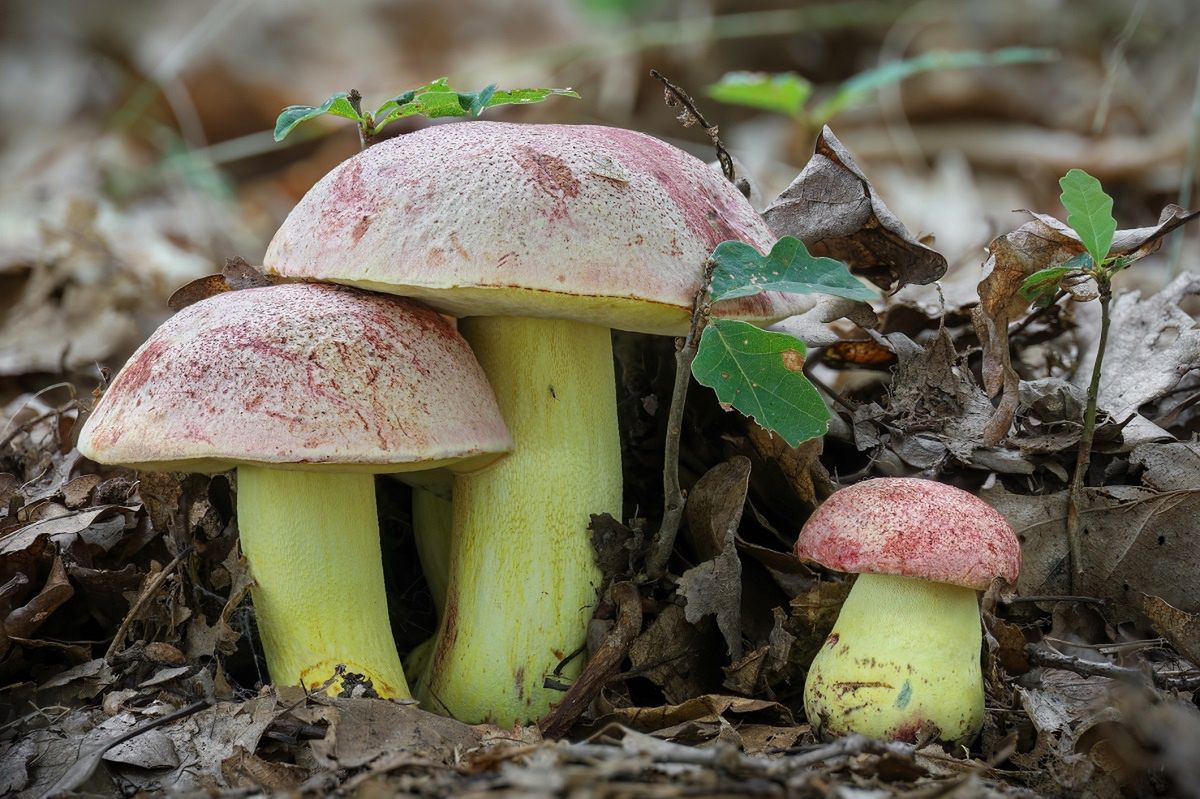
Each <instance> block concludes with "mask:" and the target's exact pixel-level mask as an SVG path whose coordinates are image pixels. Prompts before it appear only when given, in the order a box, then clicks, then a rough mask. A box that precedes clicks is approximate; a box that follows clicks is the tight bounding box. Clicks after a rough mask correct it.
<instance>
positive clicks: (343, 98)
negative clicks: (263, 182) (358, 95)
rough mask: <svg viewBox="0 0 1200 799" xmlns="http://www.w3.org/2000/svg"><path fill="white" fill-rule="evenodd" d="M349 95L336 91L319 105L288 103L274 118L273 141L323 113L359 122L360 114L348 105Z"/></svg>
mask: <svg viewBox="0 0 1200 799" xmlns="http://www.w3.org/2000/svg"><path fill="white" fill-rule="evenodd" d="M349 97H350V95H348V94H347V93H346V92H338V93H337V94H335V95H333V96H332V97H330V98H329V99H328V100H326V101H325V102H323V103H321V104H320V105H289V106H288V107H287V108H285V109H283V111H282V112H281V113H280V114H279V118H278V119H276V120H275V141H283V139H284V137H285V136H287V135H288V134H289V133H291V132H292V130H294V129H295V127H296V126H297V125H299V124H300V123H301V122H306V121H308V120H310V119H315V118H317V117H319V116H322V115H324V114H329V115H331V116H335V117H343V118H345V119H352V120H354V121H355V122H361V121H362V116H361V115H360V114H359V113H358V112H357V111H355V110H354V106H352V105H350V99H349Z"/></svg>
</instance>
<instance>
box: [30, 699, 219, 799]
mask: <svg viewBox="0 0 1200 799" xmlns="http://www.w3.org/2000/svg"><path fill="white" fill-rule="evenodd" d="M210 704H211V703H210V702H209V701H208V700H207V699H201V700H200V701H198V702H193V703H192V704H190V705H188V706H187V707H183V708H180V709H179V710H176V711H174V712H173V713H168V714H167V715H165V716H160V717H159V718H156V719H151V720H150V721H148V722H146V723H145V724H141V725H138V726H137V727H134V728H133V729H132V730H130V731H129V732H124V733H121V734H120V735H117V736H114V737H112V738H109V739H108V740H107V741H104V742H102V743H100V744H99V745H97V746H96V747H95V748H93V749H92V750H91V751H89V752H88V753H87V754H85V755H82V756H81V757H79V758H78V759H76V761H75V763H74V764H72V765H71V767H70V768H69V769H67V770H66V772H64V773H63V775H62V776H61V777H59V778H58V781H57V782H55V783H54V784H53V785H52V786H50V789H49V790H48V791H46V792H45V793H44V794H41V795H42V796H61V795H62V794H66V793H71V792H73V791H75V790H76V789H77V788H79V786H81V785H83V784H84V783H85V782H87V781H88V780H89V779H90V778H91V776H92V774H93V773H95V771H96V768H97V767H99V765H100V759H101V758H102V757H103V756H104V753H105V752H107V751H108V750H109V749H112V748H113V747H114V746H120V745H121V744H123V743H125V742H126V741H129V740H132V739H133V738H136V737H137V736H139V735H141V734H142V733H144V732H148V731H150V730H152V729H154V728H155V727H161V726H163V725H164V724H170V723H171V722H173V721H178V720H179V719H181V718H184V717H186V716H190V715H192V714H193V713H197V712H199V711H201V710H204V709H205V708H207V707H209V705H210Z"/></svg>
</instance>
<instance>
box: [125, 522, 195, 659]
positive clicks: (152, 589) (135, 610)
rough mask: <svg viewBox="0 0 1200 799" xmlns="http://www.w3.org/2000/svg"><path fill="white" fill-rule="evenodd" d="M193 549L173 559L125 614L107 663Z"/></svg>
mask: <svg viewBox="0 0 1200 799" xmlns="http://www.w3.org/2000/svg"><path fill="white" fill-rule="evenodd" d="M192 549H193V547H191V546H187V547H184V548H183V551H181V552H180V553H179V554H178V555H176V556H175V557H174V558H172V559H171V562H170V563H168V564H167V565H166V566H164V567H163V569H162V571H160V572H159V573H158V574H156V575H154V578H153V579H152V580H151V581H150V582H149V584H148V585H147V586H146V588H145V590H143V591H142V593H141V595H140V596H139V597H138V598H137V601H136V602H134V603H133V607H131V608H130V609H129V612H128V613H126V614H125V619H124V620H123V621H122V622H121V626H120V628H119V629H118V630H117V634H116V635H115V636H113V640H112V643H111V644H109V645H108V651H107V652H105V653H104V659H105V660H106V661H111V660H112V659H113V657H115V656H116V654H117V650H118V649H119V648H120V646H121V644H123V643H124V642H125V636H126V635H128V634H129V628H130V627H132V626H133V622H134V621H135V620H136V619H137V616H138V614H139V613H141V612H142V608H144V607H145V606H146V605H147V603H149V602H150V599H151V598H152V597H153V596H154V595H155V594H156V593H158V589H159V588H161V587H162V584H163V583H164V582H165V581H166V579H167V577H168V576H169V575H170V574H171V572H173V571H174V570H175V567H177V566H178V565H179V564H180V563H181V562H183V559H184V558H185V557H187V556H188V555H189V554H191V551H192Z"/></svg>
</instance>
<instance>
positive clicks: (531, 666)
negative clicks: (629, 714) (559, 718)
mask: <svg viewBox="0 0 1200 799" xmlns="http://www.w3.org/2000/svg"><path fill="white" fill-rule="evenodd" d="M460 331H461V332H462V333H463V335H464V336H465V337H466V339H467V341H468V342H470V344H471V347H472V349H473V350H474V351H475V356H476V358H477V359H478V360H479V363H480V365H481V366H482V367H483V370H484V372H485V374H486V375H487V378H488V381H489V382H490V383H491V384H492V388H493V390H494V391H495V392H496V399H497V401H498V402H499V405H500V412H501V414H502V415H503V416H504V421H505V422H506V423H507V424H508V429H509V431H510V432H511V433H512V437H513V444H514V446H513V452H512V454H511V455H509V456H508V457H507V458H505V459H504V460H502V461H500V462H499V463H497V464H496V465H495V466H492V467H490V468H488V469H485V470H483V471H480V472H477V473H474V474H468V475H461V476H458V477H456V478H455V483H454V502H453V505H454V508H453V520H454V535H453V540H452V541H451V546H450V580H449V585H448V587H447V595H446V609H445V612H444V613H443V614H442V616H441V619H440V621H439V625H438V635H437V644H436V646H435V648H434V652H433V655H432V657H431V658H430V661H429V670H430V671H429V675H428V678H427V679H426V678H423V679H422V680H421V681H420V687H419V689H418V692H417V693H418V697H419V698H420V699H421V701H422V702H423V703H424V705H425V707H426V708H429V709H432V710H437V711H440V712H445V713H449V714H450V715H451V716H453V717H455V718H457V719H460V720H462V721H467V722H483V721H490V722H493V723H495V724H499V725H501V726H510V725H512V724H513V723H514V722H527V721H533V720H535V719H538V718H540V717H541V716H543V715H545V713H546V712H547V711H548V710H549V708H550V705H551V704H552V703H554V702H557V701H560V700H561V699H562V696H563V694H562V692H561V691H556V690H554V689H552V688H547V687H545V681H546V678H547V677H549V676H552V673H553V671H554V669H555V667H556V666H558V664H559V662H560V661H561V660H562V659H563V658H564V657H565V656H567V655H569V654H571V653H572V652H574V651H575V650H576V649H578V648H579V647H581V646H582V645H583V643H584V639H585V637H586V632H587V624H588V620H589V619H590V618H591V615H592V608H593V606H594V605H595V602H596V589H597V588H598V586H599V582H600V572H599V570H598V569H597V568H596V565H595V559H594V556H593V554H592V546H591V540H590V536H589V533H588V524H589V521H590V515H591V514H593V513H610V514H613V515H614V516H619V514H620V510H621V450H620V441H619V438H618V435H617V413H616V389H615V384H614V375H613V361H612V344H611V336H610V333H609V330H608V329H607V328H603V327H596V326H594V325H587V324H581V323H578V322H569V321H562V320H553V319H526V318H500V317H487V318H477V319H467V320H464V321H463V322H462V323H461V325H460ZM582 665H583V659H582V658H581V657H576V658H575V659H574V660H573V661H571V663H570V665H569V666H568V667H567V668H566V669H565V670H564V672H563V673H562V675H561V677H560V678H559V679H560V680H562V681H570V680H571V679H573V678H574V677H575V676H576V675H577V674H578V672H579V669H580V668H581V667H582Z"/></svg>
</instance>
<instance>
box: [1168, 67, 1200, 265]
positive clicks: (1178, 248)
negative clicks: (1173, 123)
mask: <svg viewBox="0 0 1200 799" xmlns="http://www.w3.org/2000/svg"><path fill="white" fill-rule="evenodd" d="M1192 91H1193V94H1192V135H1191V136H1190V137H1188V148H1187V157H1186V158H1185V159H1184V162H1183V175H1182V177H1181V178H1180V181H1179V204H1180V205H1181V206H1182V207H1184V208H1188V207H1190V206H1191V202H1192V188H1193V187H1194V186H1195V184H1196V169H1197V167H1200V69H1198V70H1197V71H1196V86H1195V88H1194V89H1193V90H1192ZM1171 235H1172V236H1174V237H1175V238H1174V240H1173V241H1172V242H1171V254H1170V256H1169V257H1168V258H1167V262H1168V263H1169V264H1170V265H1171V266H1170V275H1171V279H1172V280H1174V279H1175V276H1176V275H1178V274H1179V267H1180V264H1182V263H1183V239H1184V236H1186V235H1187V234H1186V233H1184V231H1182V230H1177V231H1175V232H1174V233H1172V234H1171Z"/></svg>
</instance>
